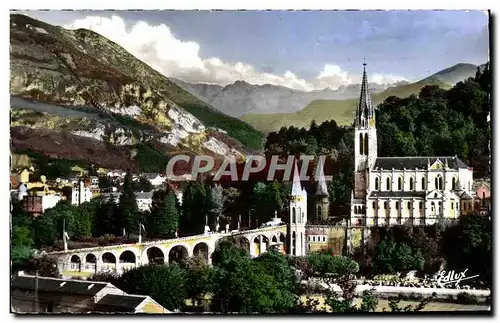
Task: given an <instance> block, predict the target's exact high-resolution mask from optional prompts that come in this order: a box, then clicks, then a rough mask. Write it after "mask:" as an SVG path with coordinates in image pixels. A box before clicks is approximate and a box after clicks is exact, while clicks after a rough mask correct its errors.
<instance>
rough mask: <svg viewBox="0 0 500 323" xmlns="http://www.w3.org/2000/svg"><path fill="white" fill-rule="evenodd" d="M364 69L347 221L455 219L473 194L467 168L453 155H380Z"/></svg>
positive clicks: (376, 222) (355, 223)
mask: <svg viewBox="0 0 500 323" xmlns="http://www.w3.org/2000/svg"><path fill="white" fill-rule="evenodd" d="M363 65H364V69H363V81H362V84H361V95H360V101H359V104H358V107H357V110H356V119H355V122H354V128H355V137H354V140H355V145H354V150H355V151H354V164H355V169H354V190H353V192H352V193H351V215H350V221H351V225H352V226H360V227H370V226H392V225H397V224H411V225H432V224H434V223H437V222H441V221H445V220H449V219H456V218H458V217H459V216H460V214H461V208H460V207H459V204H460V201H461V200H462V199H466V198H467V197H468V196H471V195H472V194H473V187H472V183H473V177H472V169H471V168H469V167H468V166H467V165H466V164H465V163H464V162H462V161H461V160H460V159H459V158H458V157H457V156H443V157H441V156H429V157H423V156H417V157H379V156H378V155H377V128H376V123H375V108H374V106H373V104H372V101H371V95H370V92H369V89H368V80H367V76H366V64H363Z"/></svg>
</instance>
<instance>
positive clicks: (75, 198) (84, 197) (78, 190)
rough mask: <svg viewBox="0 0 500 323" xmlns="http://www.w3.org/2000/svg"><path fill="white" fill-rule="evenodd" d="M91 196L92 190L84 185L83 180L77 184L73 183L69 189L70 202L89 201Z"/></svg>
mask: <svg viewBox="0 0 500 323" xmlns="http://www.w3.org/2000/svg"><path fill="white" fill-rule="evenodd" d="M91 198H92V191H91V190H90V188H89V187H88V186H86V185H85V183H84V182H83V181H80V182H79V183H78V184H76V185H73V188H72V190H71V204H73V205H80V204H83V203H85V202H90V199H91Z"/></svg>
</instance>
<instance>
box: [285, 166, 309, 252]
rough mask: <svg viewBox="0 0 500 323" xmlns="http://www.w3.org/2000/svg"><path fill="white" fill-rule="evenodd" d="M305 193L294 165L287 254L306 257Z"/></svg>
mask: <svg viewBox="0 0 500 323" xmlns="http://www.w3.org/2000/svg"><path fill="white" fill-rule="evenodd" d="M306 224H307V192H306V190H305V189H303V188H302V184H301V183H300V175H299V170H298V166H297V164H295V165H294V172H293V184H292V194H291V196H290V215H289V219H288V239H289V240H288V241H289V244H288V254H290V255H292V256H305V255H306V245H307V243H306Z"/></svg>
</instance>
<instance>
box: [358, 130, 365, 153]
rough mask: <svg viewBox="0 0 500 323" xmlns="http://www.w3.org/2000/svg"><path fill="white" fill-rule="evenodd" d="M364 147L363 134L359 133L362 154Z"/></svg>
mask: <svg viewBox="0 0 500 323" xmlns="http://www.w3.org/2000/svg"><path fill="white" fill-rule="evenodd" d="M363 147H364V143H363V134H362V133H360V134H359V154H360V155H363Z"/></svg>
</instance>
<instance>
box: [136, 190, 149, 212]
mask: <svg viewBox="0 0 500 323" xmlns="http://www.w3.org/2000/svg"><path fill="white" fill-rule="evenodd" d="M135 199H136V201H137V207H138V208H139V211H149V210H150V209H151V205H152V204H153V192H137V193H135Z"/></svg>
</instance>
